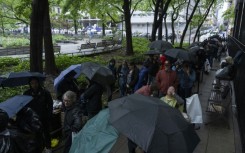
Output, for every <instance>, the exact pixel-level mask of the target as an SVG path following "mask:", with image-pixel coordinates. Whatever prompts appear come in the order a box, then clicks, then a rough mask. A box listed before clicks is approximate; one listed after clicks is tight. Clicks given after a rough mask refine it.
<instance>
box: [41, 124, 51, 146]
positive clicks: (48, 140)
mask: <svg viewBox="0 0 245 153" xmlns="http://www.w3.org/2000/svg"><path fill="white" fill-rule="evenodd" d="M42 124H43V135H44V143H45V147H46V148H48V149H51V136H50V124H49V122H48V121H46V120H42Z"/></svg>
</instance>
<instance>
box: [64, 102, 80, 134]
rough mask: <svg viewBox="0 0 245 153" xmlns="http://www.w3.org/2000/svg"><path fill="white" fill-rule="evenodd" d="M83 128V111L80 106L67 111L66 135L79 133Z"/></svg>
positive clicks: (65, 120)
mask: <svg viewBox="0 0 245 153" xmlns="http://www.w3.org/2000/svg"><path fill="white" fill-rule="evenodd" d="M82 127H83V122H82V110H81V108H80V107H79V106H78V105H73V106H71V107H69V108H66V109H65V117H64V133H65V136H66V137H67V136H69V135H70V134H71V133H72V132H79V131H80V130H81V129H82Z"/></svg>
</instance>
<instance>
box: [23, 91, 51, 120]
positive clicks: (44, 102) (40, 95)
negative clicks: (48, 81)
mask: <svg viewBox="0 0 245 153" xmlns="http://www.w3.org/2000/svg"><path fill="white" fill-rule="evenodd" d="M24 95H29V96H32V97H33V99H32V101H31V102H30V103H29V104H27V107H30V108H31V109H32V110H33V111H35V112H36V113H37V115H38V116H39V117H40V120H41V122H43V121H45V120H46V121H48V120H50V119H51V118H52V114H53V100H52V97H51V94H50V92H49V91H47V90H45V89H43V88H39V89H38V90H37V91H36V92H35V91H34V90H32V89H29V90H27V91H25V92H24Z"/></svg>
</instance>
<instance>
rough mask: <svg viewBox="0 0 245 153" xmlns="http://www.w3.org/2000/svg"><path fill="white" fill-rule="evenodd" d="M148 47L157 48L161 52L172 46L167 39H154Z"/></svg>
mask: <svg viewBox="0 0 245 153" xmlns="http://www.w3.org/2000/svg"><path fill="white" fill-rule="evenodd" d="M149 48H150V50H158V51H159V52H162V51H166V50H168V49H171V48H173V45H172V44H171V43H170V42H167V41H163V40H156V41H153V42H151V43H150V45H149Z"/></svg>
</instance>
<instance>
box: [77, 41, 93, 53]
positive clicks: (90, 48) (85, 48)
mask: <svg viewBox="0 0 245 153" xmlns="http://www.w3.org/2000/svg"><path fill="white" fill-rule="evenodd" d="M77 49H78V51H79V52H81V51H82V50H88V49H89V50H90V51H93V50H95V49H96V43H86V44H81V46H79V47H78V48H77Z"/></svg>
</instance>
